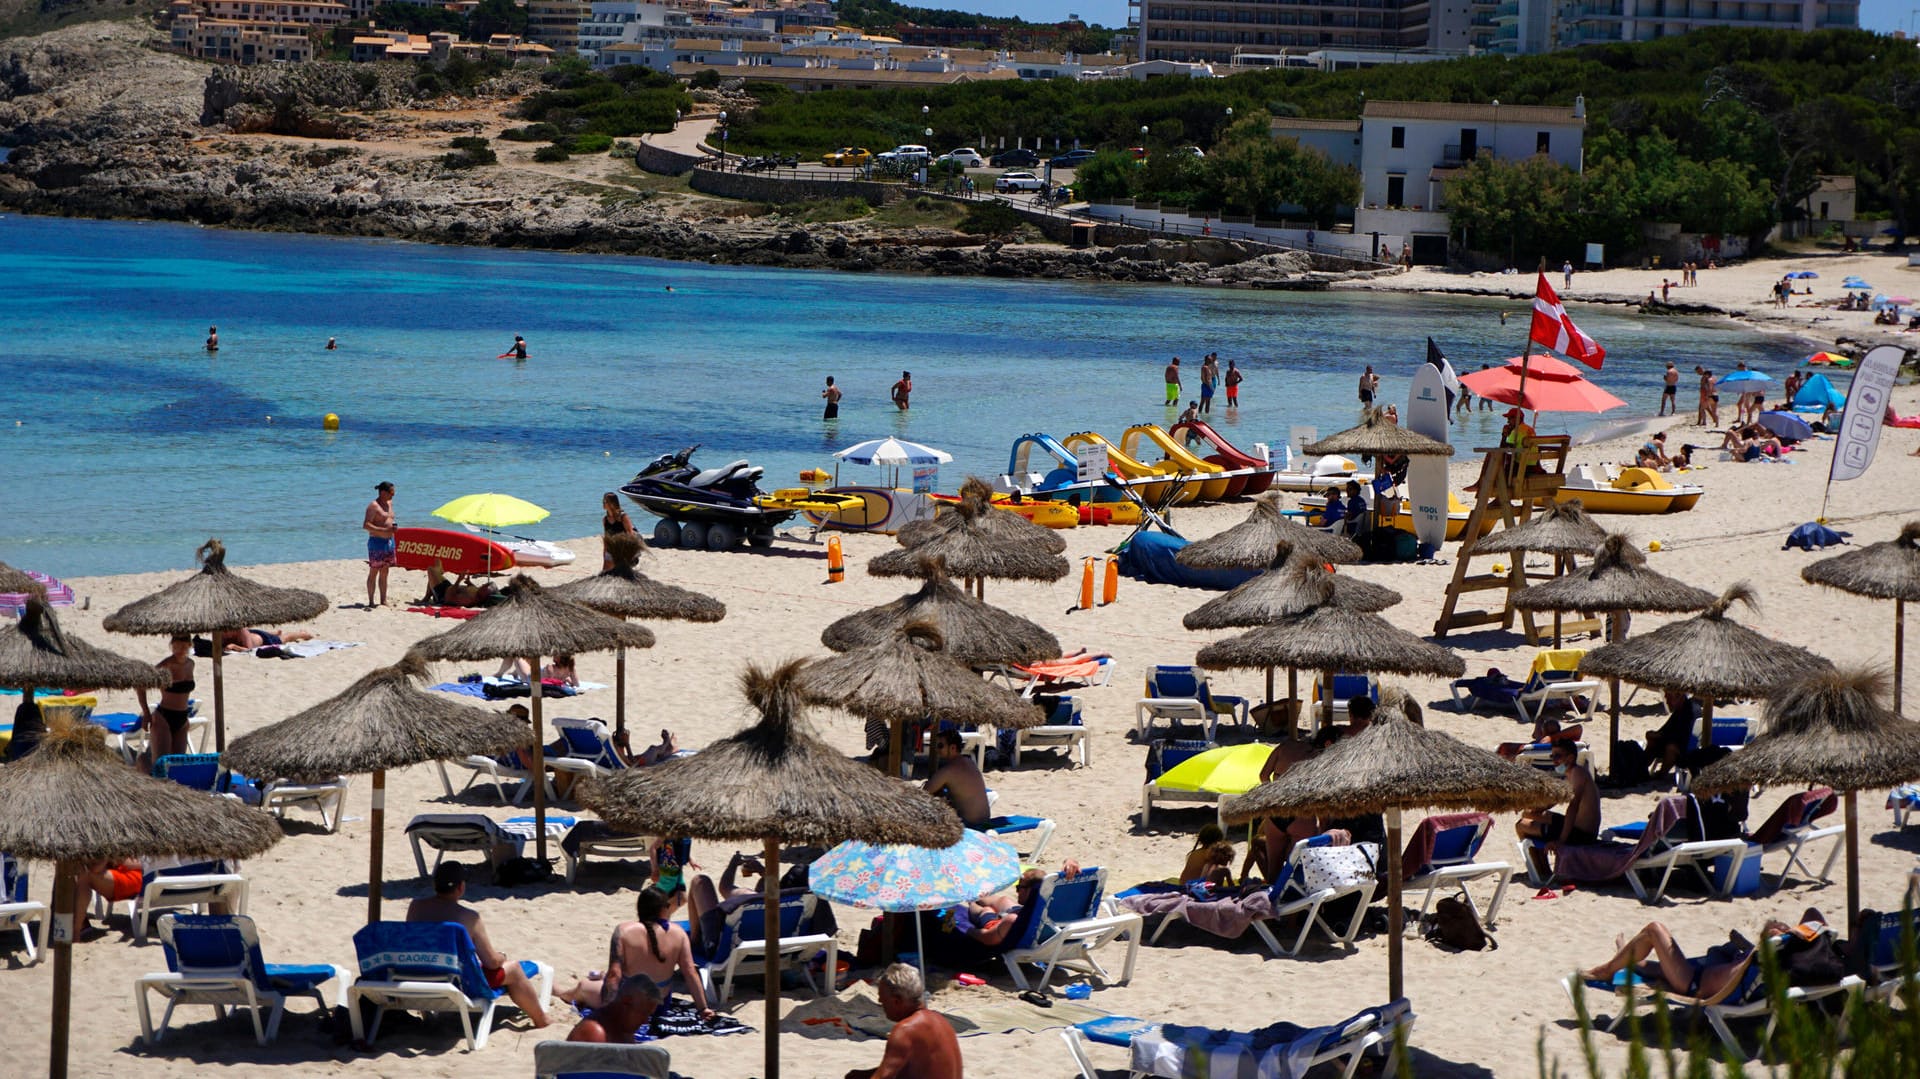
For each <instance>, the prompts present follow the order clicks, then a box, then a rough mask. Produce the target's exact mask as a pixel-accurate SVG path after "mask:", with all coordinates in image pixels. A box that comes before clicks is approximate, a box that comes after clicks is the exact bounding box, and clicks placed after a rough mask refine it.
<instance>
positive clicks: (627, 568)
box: [547, 532, 727, 731]
mask: <svg viewBox="0 0 1920 1079" xmlns="http://www.w3.org/2000/svg"><path fill="white" fill-rule="evenodd" d="M646 549H647V544H646V541H645V540H643V539H641V538H640V537H639V535H637V534H635V533H632V532H622V533H620V534H618V535H614V536H609V537H607V541H606V552H607V558H608V559H610V560H611V561H612V563H613V564H612V565H611V566H609V567H607V568H606V569H603V570H601V571H600V572H599V573H596V574H594V575H593V576H591V577H585V578H582V579H580V580H577V581H568V582H567V583H566V584H563V585H560V586H559V587H557V588H552V589H548V591H547V594H548V595H551V596H558V597H560V598H561V599H568V600H572V601H573V602H575V603H578V604H580V605H581V606H583V607H591V608H593V609H594V610H596V611H599V612H600V613H601V614H610V615H613V616H614V617H615V618H668V619H674V620H676V621H681V622H718V621H720V619H722V618H724V617H726V614H727V608H726V605H725V604H723V603H721V602H720V601H719V600H717V599H714V598H713V597H712V596H703V595H701V594H700V593H698V592H690V591H688V590H687V589H684V588H677V587H675V586H673V585H670V584H662V583H661V582H659V581H656V580H654V579H653V578H651V577H648V576H647V575H646V574H644V573H641V572H640V571H638V570H636V569H635V568H634V564H635V563H637V562H638V561H639V560H640V554H641V552H643V551H645V550H646ZM613 681H614V690H613V691H614V694H615V697H614V706H613V707H614V724H613V726H614V730H616V731H625V730H626V729H627V649H626V646H625V645H622V646H620V647H619V648H617V649H616V650H615V652H614V680H613Z"/></svg>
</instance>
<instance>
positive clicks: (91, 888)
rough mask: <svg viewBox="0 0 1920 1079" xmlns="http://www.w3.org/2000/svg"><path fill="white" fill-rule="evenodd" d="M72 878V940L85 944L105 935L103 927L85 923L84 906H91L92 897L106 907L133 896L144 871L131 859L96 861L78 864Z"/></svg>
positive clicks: (141, 882)
mask: <svg viewBox="0 0 1920 1079" xmlns="http://www.w3.org/2000/svg"><path fill="white" fill-rule="evenodd" d="M73 880H74V889H73V924H74V926H75V928H76V929H77V930H78V932H76V933H75V934H74V938H73V939H74V941H75V943H79V944H85V943H87V942H89V941H95V940H99V939H100V938H101V937H104V936H106V935H107V931H106V929H105V928H104V927H102V926H97V925H94V926H89V925H88V924H87V908H88V907H89V906H91V905H92V903H93V897H94V896H96V895H98V896H100V897H101V898H102V899H105V900H106V901H107V903H108V904H109V906H111V905H112V904H114V903H121V902H125V901H126V900H129V899H137V898H139V896H140V889H141V887H142V885H143V884H144V883H145V880H146V873H145V872H144V871H143V870H142V869H141V868H140V863H139V862H137V861H134V860H132V859H128V860H126V861H121V862H114V861H99V862H91V863H89V864H87V865H86V866H84V867H82V868H81V870H80V872H78V873H76V874H74V878H73Z"/></svg>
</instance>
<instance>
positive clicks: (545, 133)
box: [500, 124, 567, 142]
mask: <svg viewBox="0 0 1920 1079" xmlns="http://www.w3.org/2000/svg"><path fill="white" fill-rule="evenodd" d="M500 137H501V138H503V139H506V140H507V141H509V142H558V141H560V140H561V139H564V138H566V137H567V135H566V132H564V131H561V130H560V129H559V128H557V127H555V126H553V125H552V124H528V125H527V126H525V127H510V128H508V129H506V130H505V131H502V132H501V133H500Z"/></svg>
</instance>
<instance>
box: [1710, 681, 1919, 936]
mask: <svg viewBox="0 0 1920 1079" xmlns="http://www.w3.org/2000/svg"><path fill="white" fill-rule="evenodd" d="M1886 696H1887V679H1886V675H1885V674H1884V673H1882V672H1880V671H1871V670H1862V669H1857V668H1856V669H1851V670H1832V669H1829V670H1824V671H1819V672H1816V673H1814V674H1811V675H1806V676H1804V677H1801V678H1799V679H1796V680H1794V681H1792V682H1788V683H1787V684H1785V685H1783V686H1781V687H1779V688H1778V689H1776V690H1774V692H1773V694H1772V696H1770V697H1768V698H1767V708H1766V716H1767V729H1766V732H1765V733H1763V734H1761V735H1760V736H1759V737H1758V738H1755V739H1754V740H1753V741H1752V742H1750V743H1748V744H1747V745H1746V746H1745V747H1744V748H1743V749H1741V750H1740V752H1738V753H1732V754H1729V755H1727V756H1725V757H1722V758H1720V759H1719V760H1718V761H1715V762H1714V763H1713V764H1710V765H1708V766H1707V767H1705V768H1703V769H1701V770H1700V774H1699V775H1696V776H1695V777H1694V779H1693V789H1694V790H1696V791H1699V792H1700V793H1702V794H1717V793H1719V792H1721V791H1730V790H1742V791H1744V790H1746V789H1747V788H1748V787H1750V786H1762V787H1775V786H1787V785H1793V784H1803V783H1805V784H1821V785H1824V786H1828V787H1832V788H1833V789H1835V790H1837V791H1840V792H1842V795H1843V804H1844V806H1845V811H1846V812H1845V815H1846V824H1847V924H1848V925H1852V924H1853V923H1854V919H1855V918H1857V917H1859V914H1860V826H1859V822H1858V820H1857V812H1856V807H1855V805H1854V794H1855V792H1856V791H1863V790H1878V789H1880V788H1882V787H1896V786H1899V785H1900V784H1902V783H1910V782H1912V781H1913V780H1915V779H1920V726H1917V725H1915V724H1912V723H1907V722H1905V721H1903V720H1901V719H1900V717H1899V716H1898V715H1896V714H1895V713H1893V712H1892V711H1890V710H1889V709H1888V708H1887V707H1886V705H1885V704H1884V703H1882V702H1884V701H1885V700H1886Z"/></svg>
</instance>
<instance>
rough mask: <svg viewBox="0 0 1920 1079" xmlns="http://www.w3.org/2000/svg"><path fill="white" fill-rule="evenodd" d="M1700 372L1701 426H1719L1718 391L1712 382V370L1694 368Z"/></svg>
mask: <svg viewBox="0 0 1920 1079" xmlns="http://www.w3.org/2000/svg"><path fill="white" fill-rule="evenodd" d="M1695 370H1697V371H1699V372H1700V416H1699V425H1700V426H1701V427H1718V426H1720V391H1719V389H1718V388H1716V387H1715V386H1714V384H1713V372H1712V371H1710V370H1708V369H1706V368H1704V367H1700V368H1695Z"/></svg>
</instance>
